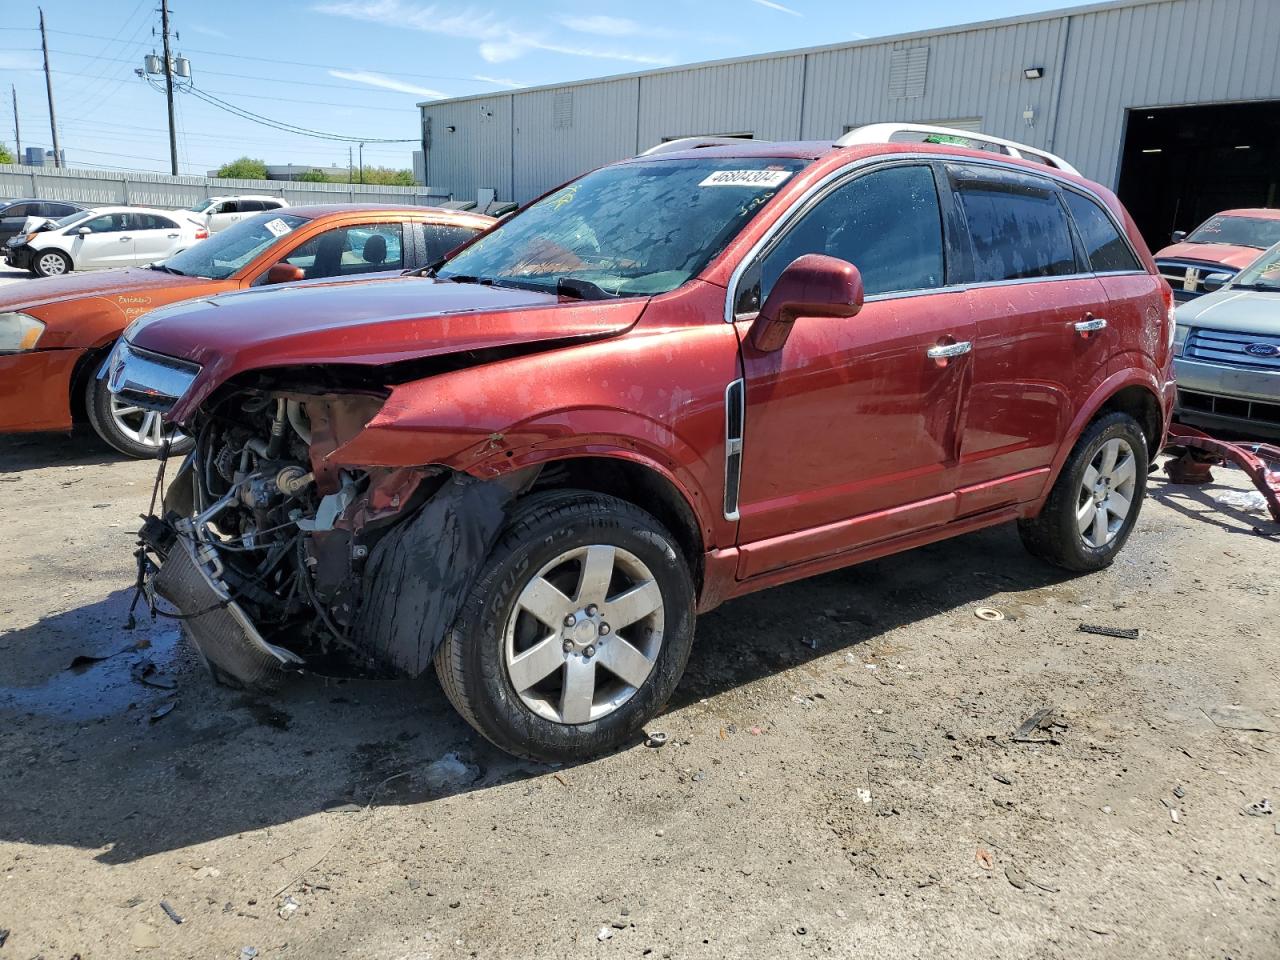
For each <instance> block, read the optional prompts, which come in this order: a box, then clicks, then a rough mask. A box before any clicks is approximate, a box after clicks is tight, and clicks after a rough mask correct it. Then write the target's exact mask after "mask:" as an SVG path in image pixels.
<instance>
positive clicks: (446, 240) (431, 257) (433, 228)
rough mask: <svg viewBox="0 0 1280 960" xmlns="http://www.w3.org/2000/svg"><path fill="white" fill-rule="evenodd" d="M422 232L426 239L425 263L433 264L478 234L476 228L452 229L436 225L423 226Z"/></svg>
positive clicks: (451, 227) (427, 224)
mask: <svg viewBox="0 0 1280 960" xmlns="http://www.w3.org/2000/svg"><path fill="white" fill-rule="evenodd" d="M423 231H424V233H425V234H426V238H427V263H435V262H436V261H437V260H439V259H440V258H441V257H443V256H444V255H445V254H447V253H449V252H450V251H452V250H455V249H457V248H458V247H460V246H462V245H463V244H464V243H466V242H467V241H468V240H470V239H471V238H472V237H474V236H475V235H476V234H477V233H479V232H480V231H479V229H477V228H476V227H453V226H445V225H444V224H437V223H426V224H423Z"/></svg>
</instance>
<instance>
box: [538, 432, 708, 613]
mask: <svg viewBox="0 0 1280 960" xmlns="http://www.w3.org/2000/svg"><path fill="white" fill-rule="evenodd" d="M561 487H569V488H574V489H578V490H591V491H594V492H596V493H605V494H608V495H610V496H613V497H617V498H618V499H620V500H626V501H627V502H628V503H633V504H635V505H636V506H637V507H640V508H641V509H642V510H647V511H649V513H651V514H653V515H654V517H656V518H657V520H658V522H659V523H661V524H662V525H663V526H664V527H666V528H667V529H668V530H670V531H671V535H672V536H673V537H675V538H676V543H677V544H678V545H679V547H680V552H681V553H683V554H684V558H685V562H687V563H688V564H689V572H690V573H692V574H693V582H694V585H695V587H696V588H697V589H698V591H699V592H701V589H702V569H703V562H702V561H703V552H704V548H703V540H702V530H701V528H700V527H699V525H698V518H697V516H696V515H695V514H694V512H693V509H692V508H691V507H690V506H689V504H688V502H687V501H686V500H685V498H684V495H683V494H681V493H680V491H679V489H677V487H676V486H675V484H673V483H672V482H671V481H670V480H668V479H667V478H666V477H664V476H663V475H662V474H660V473H658V472H657V471H656V470H653V469H650V468H649V467H645V466H642V465H641V464H638V463H632V462H631V461H629V460H618V459H615V458H613V457H577V458H574V459H570V460H556V461H554V462H552V463H548V464H546V465H545V466H544V467H543V468H542V472H541V473H540V474H539V475H538V479H537V482H536V483H535V484H534V489H535V490H555V489H557V488H561Z"/></svg>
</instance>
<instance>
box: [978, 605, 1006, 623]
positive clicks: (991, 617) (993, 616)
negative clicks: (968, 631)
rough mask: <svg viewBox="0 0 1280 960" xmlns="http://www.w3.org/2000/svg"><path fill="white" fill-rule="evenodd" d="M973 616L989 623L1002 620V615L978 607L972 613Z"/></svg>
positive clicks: (990, 609)
mask: <svg viewBox="0 0 1280 960" xmlns="http://www.w3.org/2000/svg"><path fill="white" fill-rule="evenodd" d="M973 615H974V616H975V617H977V618H978V619H979V620H986V621H988V622H991V623H994V622H995V621H997V620H1003V619H1004V614H1003V613H1001V612H1000V611H999V610H995V609H993V608H991V607H978V609H977V610H974V611H973Z"/></svg>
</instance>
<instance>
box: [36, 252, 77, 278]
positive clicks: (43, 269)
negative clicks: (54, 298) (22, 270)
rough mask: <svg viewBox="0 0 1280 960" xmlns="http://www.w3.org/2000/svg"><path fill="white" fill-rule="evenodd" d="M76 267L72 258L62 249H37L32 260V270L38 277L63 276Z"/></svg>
mask: <svg viewBox="0 0 1280 960" xmlns="http://www.w3.org/2000/svg"><path fill="white" fill-rule="evenodd" d="M74 269H75V266H74V265H73V264H72V262H71V258H70V257H68V256H67V255H66V254H65V253H63V252H62V251H61V250H40V251H37V253H36V255H35V259H34V260H32V261H31V272H32V273H34V274H35V275H36V276H37V277H61V276H64V275H66V274H68V273H70V272H71V271H72V270H74Z"/></svg>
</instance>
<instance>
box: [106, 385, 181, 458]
mask: <svg viewBox="0 0 1280 960" xmlns="http://www.w3.org/2000/svg"><path fill="white" fill-rule="evenodd" d="M111 422H112V423H113V424H114V425H115V428H116V429H117V430H119V431H120V433H121V434H122V435H123V436H126V437H128V438H129V439H130V440H132V441H133V442H134V443H136V444H138V445H140V446H143V447H146V448H148V449H151V450H154V451H155V452H156V453H157V454H158V453H159V452H160V448H161V447H163V446H164V442H165V440H174V441H177V440H182V439H185V435H184V434H183V433H182V431H181V430H179V429H178V428H177V427H174V426H171V425H169V424H166V423H165V422H164V418H163V417H161V416H160V414H159V413H157V412H156V411H155V410H146V409H144V408H142V407H138V406H134V405H133V404H131V403H128V402H127V401H121V400H119V399H117V398H116V397H114V396H113V397H112V398H111ZM153 455H154V454H153Z"/></svg>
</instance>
